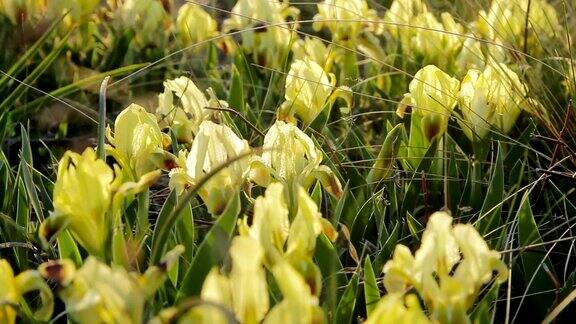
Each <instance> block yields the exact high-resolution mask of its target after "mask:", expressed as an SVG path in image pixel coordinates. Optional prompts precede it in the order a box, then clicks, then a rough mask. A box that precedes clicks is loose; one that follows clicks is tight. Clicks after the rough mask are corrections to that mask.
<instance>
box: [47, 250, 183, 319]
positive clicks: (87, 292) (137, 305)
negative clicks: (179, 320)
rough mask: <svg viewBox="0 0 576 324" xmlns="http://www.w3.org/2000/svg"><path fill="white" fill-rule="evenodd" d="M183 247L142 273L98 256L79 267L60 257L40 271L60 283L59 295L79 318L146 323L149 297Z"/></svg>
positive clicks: (175, 260)
mask: <svg viewBox="0 0 576 324" xmlns="http://www.w3.org/2000/svg"><path fill="white" fill-rule="evenodd" d="M183 249H184V247H183V246H177V247H176V248H174V249H173V250H172V251H170V252H168V253H167V254H166V256H165V257H164V259H163V260H162V261H161V262H160V265H159V266H152V267H150V268H149V269H148V270H146V272H145V273H144V274H142V275H140V274H137V273H129V272H128V271H126V270H125V269H124V268H123V267H120V266H116V265H113V266H112V267H110V266H108V265H106V264H104V263H102V262H100V261H98V260H97V259H96V258H94V257H88V259H86V261H85V262H84V264H83V265H82V267H81V268H79V269H76V267H75V266H74V264H73V263H72V262H71V261H70V260H58V261H49V262H46V263H43V264H42V265H40V267H39V271H40V273H41V274H42V276H44V277H45V278H46V279H50V280H53V281H55V282H56V283H57V284H58V285H59V287H60V291H59V293H58V295H59V297H60V299H61V300H62V301H63V302H64V304H65V305H66V310H67V312H69V313H70V315H71V317H72V319H74V320H75V321H77V322H83V323H142V320H143V316H144V306H145V303H146V299H147V298H148V297H150V296H152V295H153V294H154V293H155V292H156V290H157V289H158V288H159V287H161V286H162V284H163V283H164V281H165V280H166V278H167V271H168V270H170V269H171V268H172V266H173V265H174V264H175V262H177V261H178V257H179V255H180V254H181V253H182V252H183Z"/></svg>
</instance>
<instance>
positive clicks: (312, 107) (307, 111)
mask: <svg viewBox="0 0 576 324" xmlns="http://www.w3.org/2000/svg"><path fill="white" fill-rule="evenodd" d="M335 85H336V76H335V75H334V74H333V73H327V72H325V71H324V69H323V68H322V67H321V66H320V65H319V64H318V63H316V62H314V61H312V60H310V59H308V58H304V60H296V61H294V63H292V65H291V66H290V71H289V72H288V76H287V77H286V93H285V95H284V98H285V99H286V101H285V102H284V103H283V104H282V107H281V108H280V116H279V119H286V120H289V121H292V120H293V118H294V117H293V116H294V115H296V116H298V117H299V118H300V119H301V120H302V121H303V122H304V123H305V124H310V123H311V122H312V121H314V119H315V118H316V117H317V116H318V115H319V114H320V113H321V112H322V110H324V108H325V107H326V106H327V105H330V104H331V103H332V102H333V101H334V100H335V99H336V97H337V96H341V97H343V98H344V99H345V100H346V101H347V102H348V107H350V106H351V102H350V101H351V100H352V95H351V92H349V89H348V88H344V87H341V88H338V89H336V88H335Z"/></svg>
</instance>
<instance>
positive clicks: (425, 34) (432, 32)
mask: <svg viewBox="0 0 576 324" xmlns="http://www.w3.org/2000/svg"><path fill="white" fill-rule="evenodd" d="M412 24H414V25H415V26H418V27H420V28H416V32H415V33H414V36H413V38H412V44H411V46H412V49H413V50H414V51H415V52H416V53H418V54H420V55H421V56H422V58H423V63H424V64H428V63H433V64H438V65H440V64H442V63H443V62H445V61H447V58H451V57H454V56H455V55H456V54H457V53H458V51H459V50H460V48H461V47H462V43H463V37H462V36H460V34H462V33H463V32H464V28H463V27H462V26H461V25H460V24H458V23H457V22H455V21H454V18H453V17H452V15H451V14H450V13H447V12H443V13H442V14H441V21H438V20H437V19H436V17H435V16H434V14H432V13H431V12H424V13H422V14H420V15H419V16H417V17H416V19H415V20H414V21H413V22H412ZM442 65H443V67H448V66H449V65H448V64H442Z"/></svg>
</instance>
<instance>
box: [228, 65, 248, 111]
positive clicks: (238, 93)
mask: <svg viewBox="0 0 576 324" xmlns="http://www.w3.org/2000/svg"><path fill="white" fill-rule="evenodd" d="M228 104H229V105H230V107H232V109H235V110H237V111H239V112H243V111H244V109H245V104H244V82H243V80H242V77H241V76H240V72H239V71H238V69H237V68H236V66H234V65H233V66H232V80H231V82H230V92H229V93H228Z"/></svg>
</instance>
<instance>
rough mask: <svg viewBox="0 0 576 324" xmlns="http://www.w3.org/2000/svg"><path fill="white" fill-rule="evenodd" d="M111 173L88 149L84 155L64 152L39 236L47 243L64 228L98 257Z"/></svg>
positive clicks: (104, 231) (105, 229)
mask: <svg viewBox="0 0 576 324" xmlns="http://www.w3.org/2000/svg"><path fill="white" fill-rule="evenodd" d="M113 180H114V171H112V169H111V168H110V167H109V166H108V165H107V164H106V162H104V161H102V160H100V159H98V157H97V156H96V152H94V150H93V149H92V148H87V149H86V150H85V151H84V153H82V154H81V155H80V154H77V153H73V152H70V151H68V152H66V153H65V154H64V156H63V157H62V159H61V160H60V163H59V164H58V177H57V179H56V183H55V184H54V194H53V195H54V211H53V212H52V213H51V215H50V217H49V218H47V219H46V220H45V221H44V222H43V223H42V225H41V226H40V231H39V232H40V237H41V238H42V239H43V240H49V239H50V238H51V237H52V236H53V235H54V234H56V233H57V232H58V230H59V229H60V228H62V227H64V226H68V227H69V229H70V231H71V233H72V235H73V236H74V238H76V240H77V241H78V242H79V243H80V245H82V246H83V247H84V248H85V249H86V250H88V252H89V253H90V254H95V255H102V253H103V251H104V243H105V241H106V239H107V236H108V221H107V219H108V218H107V217H108V216H107V212H108V209H109V208H110V204H111V201H112V182H113Z"/></svg>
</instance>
